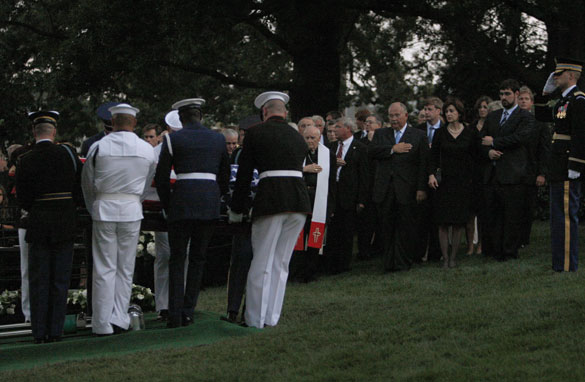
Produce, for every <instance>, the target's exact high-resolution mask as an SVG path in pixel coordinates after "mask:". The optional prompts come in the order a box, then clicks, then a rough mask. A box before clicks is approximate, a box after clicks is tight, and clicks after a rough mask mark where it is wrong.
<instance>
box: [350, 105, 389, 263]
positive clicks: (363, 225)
mask: <svg viewBox="0 0 585 382" xmlns="http://www.w3.org/2000/svg"><path fill="white" fill-rule="evenodd" d="M365 125H366V127H365V130H366V132H367V134H366V136H365V137H364V138H361V139H359V142H361V143H363V144H365V145H366V146H368V145H369V144H370V142H371V141H372V138H373V137H374V133H375V132H376V130H378V129H380V128H381V127H382V126H383V125H384V120H383V119H382V117H381V116H379V115H378V114H370V115H369V116H368V117H367V118H366V122H365ZM367 167H368V199H367V201H366V203H365V204H366V208H365V209H364V211H363V212H362V213H361V214H359V215H358V220H357V224H358V228H357V231H358V254H357V258H358V259H359V260H367V259H369V258H370V257H372V256H379V255H380V254H381V253H382V246H381V243H382V241H381V232H380V230H379V229H378V228H379V225H378V224H377V223H378V222H377V220H378V211H377V210H376V205H375V203H373V202H372V193H371V192H369V190H371V189H372V180H373V179H374V171H375V166H374V165H373V163H371V162H370V160H369V159H368V165H367Z"/></svg>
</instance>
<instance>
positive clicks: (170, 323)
mask: <svg viewBox="0 0 585 382" xmlns="http://www.w3.org/2000/svg"><path fill="white" fill-rule="evenodd" d="M180 326H181V324H180V323H179V322H176V321H168V322H167V328H168V329H175V328H179V327H180Z"/></svg>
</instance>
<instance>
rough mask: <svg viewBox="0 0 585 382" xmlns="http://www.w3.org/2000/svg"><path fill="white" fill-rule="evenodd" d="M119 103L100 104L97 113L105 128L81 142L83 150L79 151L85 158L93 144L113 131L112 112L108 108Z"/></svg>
mask: <svg viewBox="0 0 585 382" xmlns="http://www.w3.org/2000/svg"><path fill="white" fill-rule="evenodd" d="M118 104H119V102H106V103H104V104H102V105H100V107H98V109H97V111H96V114H97V116H98V118H99V119H100V121H101V122H102V124H103V125H104V130H102V131H100V132H99V133H97V134H96V135H92V136H91V137H89V138H87V139H86V140H85V141H83V143H82V144H81V152H80V153H79V155H81V156H82V157H83V158H85V157H86V156H87V153H88V152H89V148H90V147H91V145H93V144H94V143H96V142H97V141H99V140H100V139H102V138H103V137H105V136H106V135H108V134H109V133H111V132H112V128H113V127H112V113H110V112H109V110H108V109H109V108H111V107H112V106H116V105H118Z"/></svg>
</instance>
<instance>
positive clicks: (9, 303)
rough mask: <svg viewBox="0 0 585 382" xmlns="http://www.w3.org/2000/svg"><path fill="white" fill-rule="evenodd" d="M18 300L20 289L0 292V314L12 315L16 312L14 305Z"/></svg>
mask: <svg viewBox="0 0 585 382" xmlns="http://www.w3.org/2000/svg"><path fill="white" fill-rule="evenodd" d="M19 301H20V290H17V291H8V290H5V291H4V292H2V294H0V315H3V314H8V315H13V314H15V313H16V305H17V304H18V303H19Z"/></svg>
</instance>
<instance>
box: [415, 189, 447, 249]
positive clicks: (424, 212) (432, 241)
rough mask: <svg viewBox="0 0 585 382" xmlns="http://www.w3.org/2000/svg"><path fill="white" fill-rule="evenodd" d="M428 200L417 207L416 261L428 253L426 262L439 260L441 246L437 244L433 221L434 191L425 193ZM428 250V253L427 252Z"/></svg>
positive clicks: (437, 234) (437, 237)
mask: <svg viewBox="0 0 585 382" xmlns="http://www.w3.org/2000/svg"><path fill="white" fill-rule="evenodd" d="M427 194H428V198H427V199H426V200H425V201H423V202H422V203H420V204H418V205H417V225H418V232H419V240H418V241H417V242H418V244H417V251H416V258H415V260H416V261H420V260H422V258H423V257H424V256H425V253H428V257H427V260H428V261H439V260H440V259H441V256H442V254H441V246H440V244H439V227H438V226H437V223H436V222H435V219H434V209H433V208H434V198H435V191H434V190H429V191H428V192H427ZM427 249H428V252H427Z"/></svg>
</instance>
